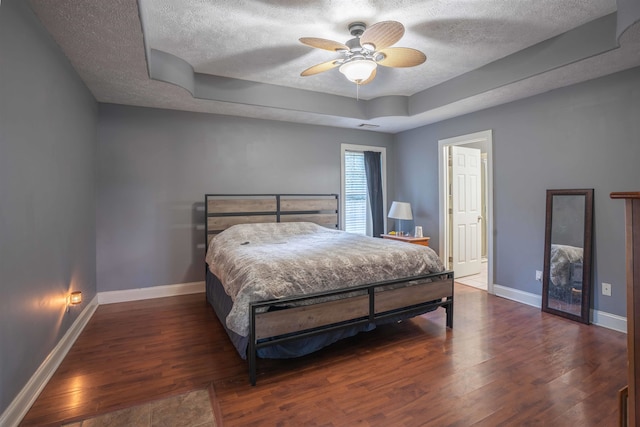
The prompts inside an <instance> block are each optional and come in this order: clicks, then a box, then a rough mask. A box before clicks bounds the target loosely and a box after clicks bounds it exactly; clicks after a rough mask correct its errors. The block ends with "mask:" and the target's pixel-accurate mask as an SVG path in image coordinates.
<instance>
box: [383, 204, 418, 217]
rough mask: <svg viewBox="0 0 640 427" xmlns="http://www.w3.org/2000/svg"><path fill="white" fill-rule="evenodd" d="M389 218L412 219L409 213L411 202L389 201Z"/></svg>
mask: <svg viewBox="0 0 640 427" xmlns="http://www.w3.org/2000/svg"><path fill="white" fill-rule="evenodd" d="M388 216H389V218H392V219H413V214H412V213H411V203H407V202H393V203H391V209H389V215H388Z"/></svg>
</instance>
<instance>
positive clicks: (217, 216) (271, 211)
mask: <svg viewBox="0 0 640 427" xmlns="http://www.w3.org/2000/svg"><path fill="white" fill-rule="evenodd" d="M338 203H339V197H338V195H337V194H205V196H204V206H205V218H206V225H205V233H206V238H207V240H206V241H207V248H208V247H209V242H210V241H211V238H212V237H213V236H215V235H216V234H218V233H220V232H222V231H224V230H226V229H227V228H229V227H231V226H232V225H236V224H247V223H251V224H255V223H264V222H295V221H306V222H313V223H316V224H319V225H322V226H324V227H328V228H334V229H337V228H339V226H340V224H339V219H338V218H339V212H340V210H339V206H338Z"/></svg>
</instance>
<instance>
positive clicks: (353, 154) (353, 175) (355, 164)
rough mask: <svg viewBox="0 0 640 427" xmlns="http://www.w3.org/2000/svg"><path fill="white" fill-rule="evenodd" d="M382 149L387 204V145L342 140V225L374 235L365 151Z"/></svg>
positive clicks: (350, 229)
mask: <svg viewBox="0 0 640 427" xmlns="http://www.w3.org/2000/svg"><path fill="white" fill-rule="evenodd" d="M365 151H379V152H380V153H381V162H382V188H383V199H384V201H385V202H384V204H385V206H386V156H385V155H386V149H385V148H384V147H369V146H364V145H349V144H342V168H341V169H342V201H341V218H342V219H341V224H342V229H343V230H345V231H348V232H350V233H357V234H365V235H371V234H372V232H371V228H372V226H371V209H370V208H369V195H368V190H367V177H366V173H365V169H364V152H365Z"/></svg>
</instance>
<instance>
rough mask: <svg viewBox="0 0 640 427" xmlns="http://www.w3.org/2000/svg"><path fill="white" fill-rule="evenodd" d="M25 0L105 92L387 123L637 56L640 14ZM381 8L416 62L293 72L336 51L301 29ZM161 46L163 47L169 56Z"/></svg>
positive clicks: (589, 9)
mask: <svg viewBox="0 0 640 427" xmlns="http://www.w3.org/2000/svg"><path fill="white" fill-rule="evenodd" d="M30 4H31V6H32V8H33V10H34V11H35V12H36V15H37V16H38V17H39V18H40V20H41V21H42V23H43V24H44V26H45V28H47V30H48V31H49V32H50V33H51V35H52V36H53V38H54V39H55V40H56V42H57V43H58V44H59V45H60V46H61V48H62V50H63V51H64V53H65V54H66V55H67V57H68V58H69V60H70V62H71V64H72V65H73V66H74V68H75V69H76V70H77V71H78V73H79V75H80V77H81V78H82V79H83V80H84V81H85V83H86V84H87V86H88V88H89V89H90V90H91V92H92V93H93V95H94V96H95V97H96V99H97V100H98V101H100V102H107V103H118V104H126V105H136V106H147V107H157V108H168V109H177V110H188V111H198V112H209V113H217V114H227V115H237V116H245V117H255V118H264V119H270V120H283V121H291V122H300V123H312V124H321V125H330V126H341V127H351V128H354V127H357V126H358V125H359V124H361V123H370V124H376V125H379V128H377V129H376V130H378V131H383V132H391V133H395V132H399V131H402V130H406V129H411V128H414V127H417V126H421V125H424V124H428V123H433V122H435V121H439V120H443V119H446V118H449V117H455V116H457V115H460V114H465V113H468V112H472V111H477V110H479V109H482V108H487V107H489V106H493V105H498V104H501V103H504V102H509V101H513V100H516V99H520V98H523V97H527V96H531V95H535V94H538V93H542V92H545V91H548V90H551V89H554V88H557V87H561V86H565V85H569V84H573V83H577V82H581V81H585V80H589V79H592V78H595V77H599V76H603V75H607V74H610V73H613V72H616V71H620V70H624V69H627V68H631V67H635V66H639V65H640V28H639V27H640V24H636V25H635V26H633V27H631V28H630V29H629V30H627V31H626V32H625V33H624V34H623V36H622V37H621V38H620V40H616V39H615V26H613V27H612V28H611V29H609V28H608V27H611V25H609V24H610V23H611V22H613V23H615V16H614V19H613V20H608V21H606V18H603V17H606V16H607V15H609V14H611V13H613V12H615V11H616V1H615V0H536V1H530V0H427V1H402V0H393V1H388V0H386V1H374V0H369V1H364V0H355V1H349V2H346V1H345V2H337V1H335V0H319V1H313V0H279V1H267V0H240V1H238V0H216V1H203V0H182V1H176V0H139V1H138V2H136V0H109V1H105V0H84V1H74V0H30ZM598 18H602V19H600V20H599V21H596V22H595V23H597V22H601V24H598V25H599V27H598V28H600V30H597V28H596V27H595V23H594V22H593V21H594V20H596V19H598ZM385 20H395V21H399V22H401V23H403V24H404V26H405V29H406V32H405V35H404V37H403V38H402V39H401V40H400V41H399V42H398V43H396V45H395V46H403V47H412V48H415V49H419V50H421V51H423V52H424V53H425V54H426V55H427V58H428V59H427V61H426V62H425V63H424V64H422V65H420V66H417V67H414V68H402V69H400V68H393V69H392V68H385V67H379V71H378V75H377V77H376V79H375V80H374V81H373V82H372V83H370V84H368V85H366V86H362V87H360V88H359V93H358V95H359V99H360V100H356V99H355V97H356V85H355V84H353V83H350V82H349V81H347V80H346V79H345V78H344V76H342V75H341V74H340V73H339V72H338V70H337V69H333V70H330V71H327V72H325V73H322V74H319V75H315V76H310V77H300V72H301V71H302V70H304V69H306V68H308V67H310V66H311V65H314V64H317V63H320V62H325V61H329V60H331V59H334V58H336V57H337V55H336V54H334V53H332V52H329V51H325V50H319V49H313V48H310V47H307V46H305V45H302V44H301V43H299V42H298V39H299V38H300V37H320V38H326V39H331V40H336V41H339V42H342V43H344V42H346V41H347V40H348V39H349V38H351V36H350V35H349V33H348V29H347V27H348V24H349V23H350V22H353V21H362V22H365V23H366V24H367V25H371V24H373V23H376V22H380V21H385ZM605 21H606V22H605ZM581 26H582V27H581ZM580 28H582V29H583V30H582V31H583V32H582V33H578V32H577V31H580ZM572 30H573V33H568V34H569V35H566V34H565V35H564V36H563V34H564V33H567V32H570V31H572ZM609 33H611V36H609ZM571 34H574V36H571ZM557 36H559V37H557ZM554 37H556V39H553V40H552V41H550V42H546V44H544V43H543V44H539V43H541V42H544V41H545V40H549V39H552V38H554ZM596 37H597V38H596ZM601 40H602V45H601V43H600V41H601ZM617 46H619V47H617ZM616 47H617V48H616ZM527 48H528V50H526V51H524V52H522V51H523V50H524V49H527ZM164 54H169V55H164ZM158 55H164V56H163V58H165V57H166V58H168V62H166V63H165V64H164V65H163V67H164V68H161V67H160V65H156V64H160V62H158V61H157V60H156V58H160V56H158ZM549 58H551V59H549ZM148 60H149V61H150V63H148V62H147V61H148ZM191 69H192V70H191ZM150 75H151V76H153V77H154V78H150ZM207 75H210V76H219V77H221V78H209V77H207ZM161 80H163V81H161ZM169 82H171V83H169ZM194 82H195V83H194ZM272 85H276V86H272ZM229 88H234V90H230V89H229ZM194 95H195V97H194Z"/></svg>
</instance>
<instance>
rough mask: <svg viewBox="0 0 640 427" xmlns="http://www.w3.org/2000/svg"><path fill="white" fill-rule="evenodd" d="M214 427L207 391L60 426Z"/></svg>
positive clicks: (157, 401) (194, 392) (190, 393)
mask: <svg viewBox="0 0 640 427" xmlns="http://www.w3.org/2000/svg"><path fill="white" fill-rule="evenodd" d="M107 426H108V427H113V426H118V427H120V426H127V427H165V426H166V427H216V421H215V417H214V414H213V410H212V408H211V399H210V397H209V392H208V391H207V390H198V391H192V392H189V393H186V394H181V395H179V396H174V397H169V398H166V399H162V400H156V401H154V402H149V403H145V404H142V405H138V406H133V407H131V408H125V409H121V410H119V411H114V412H109V413H107V414H102V415H99V416H97V417H93V418H88V419H86V420H82V421H76V422H73V423H70V424H64V425H63V426H62V427H107Z"/></svg>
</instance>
